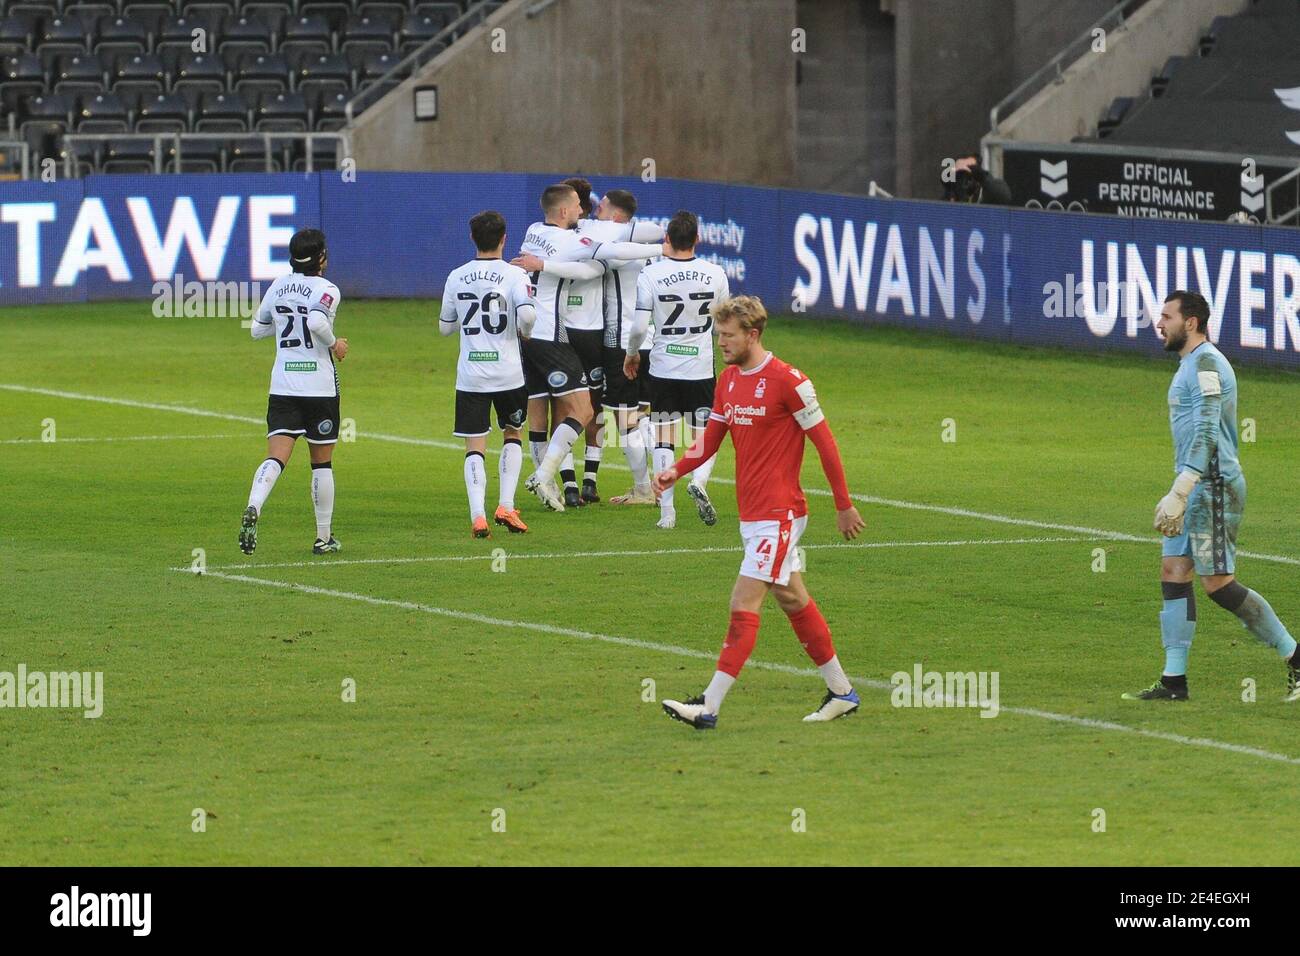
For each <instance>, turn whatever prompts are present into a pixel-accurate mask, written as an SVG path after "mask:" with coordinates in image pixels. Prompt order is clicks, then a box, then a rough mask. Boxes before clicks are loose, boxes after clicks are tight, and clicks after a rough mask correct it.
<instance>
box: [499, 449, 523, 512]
mask: <svg viewBox="0 0 1300 956" xmlns="http://www.w3.org/2000/svg"><path fill="white" fill-rule="evenodd" d="M523 463H524V450H523V448H521V447H520V445H519V442H517V441H508V442H506V443H505V445H504V446H502V448H501V466H500V475H501V495H500V497H499V498H498V499H497V504H499V505H500V506H501V507H502V508H505V509H506V510H507V511H514V510H515V488H517V487H518V486H519V469H520V468H521V467H523Z"/></svg>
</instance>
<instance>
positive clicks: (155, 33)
mask: <svg viewBox="0 0 1300 956" xmlns="http://www.w3.org/2000/svg"><path fill="white" fill-rule="evenodd" d="M175 10H176V5H175V4H171V3H128V4H127V5H126V7H125V8H124V9H123V15H124V16H126V17H128V18H129V19H132V20H134V21H135V22H136V23H139V24H141V25H142V26H144V28H145V32H146V33H147V34H148V35H149V42H150V43H151V44H153V45H154V46H156V45H157V43H158V41H159V39H160V36H161V34H162V26H163V24H164V23H166V22H167V19H168V18H169V17H170V16H172V14H173V13H174V12H175Z"/></svg>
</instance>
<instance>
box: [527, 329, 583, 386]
mask: <svg viewBox="0 0 1300 956" xmlns="http://www.w3.org/2000/svg"><path fill="white" fill-rule="evenodd" d="M523 346H524V387H525V388H527V389H528V397H529V398H547V397H548V396H549V397H551V398H555V397H557V396H560V395H569V394H571V393H573V392H578V391H581V390H582V389H584V388H586V387H587V373H586V372H584V371H583V369H582V362H581V361H579V360H578V353H577V352H575V351H573V347H572V346H571V345H569V344H568V343H567V342H548V341H543V340H538V339H528V340H527V341H525V342H524V343H523Z"/></svg>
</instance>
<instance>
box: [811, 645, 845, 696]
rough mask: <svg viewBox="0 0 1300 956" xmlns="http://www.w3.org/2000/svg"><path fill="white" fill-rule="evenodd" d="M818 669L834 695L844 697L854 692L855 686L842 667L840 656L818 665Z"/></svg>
mask: <svg viewBox="0 0 1300 956" xmlns="http://www.w3.org/2000/svg"><path fill="white" fill-rule="evenodd" d="M817 669H818V670H819V671H821V675H822V679H823V680H825V681H826V686H827V688H829V689H830V692H831V693H832V694H836V695H838V696H840V697H843V696H844V695H845V694H847V693H848V692H849V691H851V690H853V685H852V684H851V683H850V682H849V676H848V675H847V674H845V673H844V668H843V667H841V666H840V657H839V655H838V654H836V655H835V656H834V657H832V658H831V659H830V660H828V661H827V662H826V663H825V664H818V665H817Z"/></svg>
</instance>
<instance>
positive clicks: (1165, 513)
mask: <svg viewBox="0 0 1300 956" xmlns="http://www.w3.org/2000/svg"><path fill="white" fill-rule="evenodd" d="M1200 480H1201V476H1200V475H1198V474H1197V473H1196V472H1194V471H1180V472H1179V473H1178V477H1177V478H1175V479H1174V486H1173V487H1172V488H1170V489H1169V494H1167V495H1165V496H1164V497H1163V498H1161V499H1160V504H1158V505H1156V521H1155V527H1156V530H1157V531H1159V532H1160V533H1161V534H1163V535H1164V536H1165V537H1166V538H1174V537H1177V536H1178V535H1180V534H1182V533H1183V514H1184V512H1186V511H1187V496H1188V495H1190V494H1191V493H1192V489H1193V488H1195V487H1196V483H1197V482H1198V481H1200Z"/></svg>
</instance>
